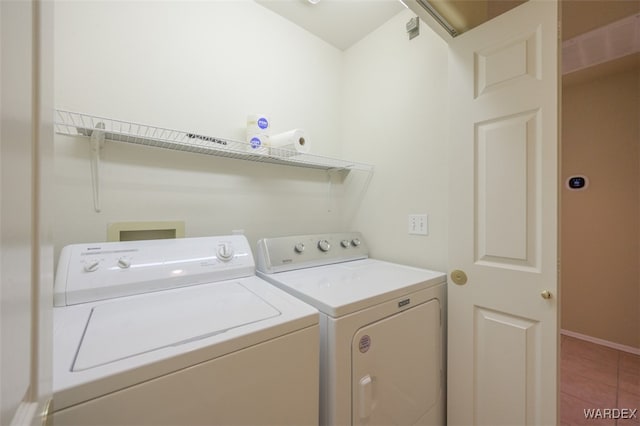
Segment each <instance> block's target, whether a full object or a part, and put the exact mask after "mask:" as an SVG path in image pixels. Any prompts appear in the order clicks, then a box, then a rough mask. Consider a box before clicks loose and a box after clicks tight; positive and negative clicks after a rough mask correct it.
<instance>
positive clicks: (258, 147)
mask: <svg viewBox="0 0 640 426" xmlns="http://www.w3.org/2000/svg"><path fill="white" fill-rule="evenodd" d="M247 142H248V143H249V145H247V151H249V152H252V153H254V154H268V153H269V149H268V145H269V136H268V135H265V134H262V133H251V132H247Z"/></svg>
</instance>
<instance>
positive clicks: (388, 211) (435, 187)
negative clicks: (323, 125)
mask: <svg viewBox="0 0 640 426" xmlns="http://www.w3.org/2000/svg"><path fill="white" fill-rule="evenodd" d="M413 16H414V14H413V13H412V12H410V11H409V10H406V11H404V12H402V13H400V14H399V15H397V16H396V17H394V18H393V19H391V20H390V21H388V22H387V23H386V24H384V25H383V26H381V27H380V28H378V30H376V31H374V32H373V33H371V34H369V35H368V36H367V37H366V38H365V39H363V40H361V41H360V42H358V43H357V44H356V45H354V46H353V47H352V48H350V49H349V50H347V51H346V53H345V78H344V105H343V122H344V132H343V135H344V150H343V153H344V155H345V156H346V157H353V158H358V159H359V160H360V161H363V162H366V163H372V164H375V166H376V169H375V173H374V176H373V179H372V180H371V183H370V185H369V188H368V190H367V192H366V194H365V196H364V199H363V200H362V203H361V204H360V205H359V206H358V210H357V212H356V213H355V215H354V218H353V222H352V223H353V227H355V228H358V229H359V230H360V231H362V232H363V234H364V235H365V236H366V237H367V241H368V242H369V244H370V245H371V248H372V250H371V251H372V255H373V256H375V257H378V258H383V259H387V260H391V261H397V262H402V263H408V264H411V265H415V266H420V267H427V268H431V269H438V270H443V271H445V270H446V269H447V203H448V199H447V193H448V184H447V175H448V171H447V170H448V169H447V160H446V159H447V158H448V157H447V156H448V153H447V144H446V140H447V123H448V113H447V45H446V43H445V42H444V41H443V40H442V39H441V38H440V37H439V36H437V35H436V34H435V33H434V32H433V31H432V30H430V29H429V28H428V27H427V25H425V24H424V23H422V25H421V34H420V35H419V36H418V37H416V38H414V39H413V40H409V37H408V35H407V34H406V32H405V24H406V23H407V21H409V19H410V18H412V17H413ZM414 213H427V214H428V215H429V235H428V236H426V237H425V236H415V235H408V232H407V227H408V219H407V216H408V215H409V214H414Z"/></svg>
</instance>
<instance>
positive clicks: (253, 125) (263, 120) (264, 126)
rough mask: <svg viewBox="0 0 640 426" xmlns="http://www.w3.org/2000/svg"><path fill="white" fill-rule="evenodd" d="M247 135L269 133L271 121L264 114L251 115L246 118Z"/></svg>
mask: <svg viewBox="0 0 640 426" xmlns="http://www.w3.org/2000/svg"><path fill="white" fill-rule="evenodd" d="M247 133H264V134H267V135H268V134H269V133H271V120H269V117H268V116H266V115H264V114H251V115H248V116H247Z"/></svg>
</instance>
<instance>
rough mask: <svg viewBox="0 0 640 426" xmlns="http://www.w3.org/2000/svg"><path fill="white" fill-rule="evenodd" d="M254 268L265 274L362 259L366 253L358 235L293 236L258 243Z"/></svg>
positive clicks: (344, 233)
mask: <svg viewBox="0 0 640 426" xmlns="http://www.w3.org/2000/svg"><path fill="white" fill-rule="evenodd" d="M256 257H257V269H258V270H259V271H262V272H266V273H274V272H283V271H290V270H294V269H301V268H310V267H314V266H321V265H328V264H332V263H340V262H347V261H350V260H357V259H366V258H367V257H369V250H368V248H367V245H366V244H365V243H364V241H363V239H362V235H361V234H360V233H359V232H342V233H334V234H317V235H315V234H314V235H295V236H289V237H278V238H263V239H261V240H260V241H258V250H257V253H256Z"/></svg>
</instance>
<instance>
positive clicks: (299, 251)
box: [293, 243, 304, 253]
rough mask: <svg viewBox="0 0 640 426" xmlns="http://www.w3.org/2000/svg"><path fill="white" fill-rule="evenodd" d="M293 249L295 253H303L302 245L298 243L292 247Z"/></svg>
mask: <svg viewBox="0 0 640 426" xmlns="http://www.w3.org/2000/svg"><path fill="white" fill-rule="evenodd" d="M293 249H294V250H295V252H296V253H302V252H303V251H304V244H303V243H298V244H296V245H295V247H293Z"/></svg>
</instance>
